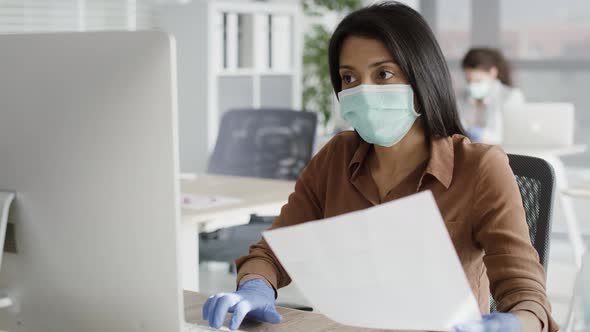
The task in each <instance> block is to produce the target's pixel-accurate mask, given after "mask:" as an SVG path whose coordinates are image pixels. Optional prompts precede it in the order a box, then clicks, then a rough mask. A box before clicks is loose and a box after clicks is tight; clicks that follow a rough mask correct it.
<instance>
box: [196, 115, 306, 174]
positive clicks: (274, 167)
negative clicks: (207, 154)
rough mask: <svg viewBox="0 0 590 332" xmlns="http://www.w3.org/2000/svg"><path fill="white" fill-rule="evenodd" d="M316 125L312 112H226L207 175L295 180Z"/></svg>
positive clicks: (304, 163) (304, 162) (303, 163)
mask: <svg viewBox="0 0 590 332" xmlns="http://www.w3.org/2000/svg"><path fill="white" fill-rule="evenodd" d="M316 125H317V116H316V113H313V112H301V111H293V110H279V109H243V110H242V109H239V110H231V111H227V112H225V113H224V114H223V117H222V119H221V125H220V128H219V135H218V137H217V142H216V144H215V149H214V150H213V155H212V156H211V160H210V161H209V166H208V169H207V172H209V173H211V174H223V175H235V176H249V177H259V178H270V179H285V180H296V179H297V178H298V177H299V174H300V173H301V171H302V170H303V168H304V167H305V166H306V165H307V163H308V162H309V160H310V158H311V155H312V152H313V143H314V139H315V132H316Z"/></svg>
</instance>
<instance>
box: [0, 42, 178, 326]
mask: <svg viewBox="0 0 590 332" xmlns="http://www.w3.org/2000/svg"><path fill="white" fill-rule="evenodd" d="M0 45H2V47H1V50H0V190H8V191H13V192H15V193H16V198H15V200H14V202H13V207H12V209H11V211H10V215H9V221H10V222H12V223H13V226H14V234H15V239H14V240H15V241H16V249H17V252H16V253H7V252H5V253H4V255H3V261H2V267H1V269H0V289H2V292H5V293H7V294H9V295H10V296H11V297H12V299H13V300H14V302H15V305H14V306H12V307H10V308H7V309H2V310H0V330H9V331H31V332H37V331H50V332H51V331H59V332H64V331H154V332H155V331H158V332H160V331H181V329H183V325H184V316H183V300H182V291H181V286H180V285H181V282H180V272H179V270H180V268H179V257H178V249H177V247H178V245H177V236H178V234H177V232H178V229H179V215H180V210H179V206H178V196H179V194H178V192H179V185H178V182H177V178H178V154H177V132H176V130H177V129H176V128H177V124H176V86H175V82H176V73H175V70H176V69H175V52H174V43H173V40H172V39H171V38H170V37H169V36H168V35H166V34H164V33H160V32H108V33H107V32H102V33H58V34H29V35H1V36H0Z"/></svg>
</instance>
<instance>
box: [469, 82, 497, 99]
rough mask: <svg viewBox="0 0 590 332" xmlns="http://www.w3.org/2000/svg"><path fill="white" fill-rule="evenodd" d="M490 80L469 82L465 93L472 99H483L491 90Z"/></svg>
mask: <svg viewBox="0 0 590 332" xmlns="http://www.w3.org/2000/svg"><path fill="white" fill-rule="evenodd" d="M492 84H493V80H492V79H484V80H481V81H479V82H471V83H469V84H468V85H467V92H468V93H469V96H471V98H473V99H484V98H485V97H487V96H489V95H490V91H491V90H492Z"/></svg>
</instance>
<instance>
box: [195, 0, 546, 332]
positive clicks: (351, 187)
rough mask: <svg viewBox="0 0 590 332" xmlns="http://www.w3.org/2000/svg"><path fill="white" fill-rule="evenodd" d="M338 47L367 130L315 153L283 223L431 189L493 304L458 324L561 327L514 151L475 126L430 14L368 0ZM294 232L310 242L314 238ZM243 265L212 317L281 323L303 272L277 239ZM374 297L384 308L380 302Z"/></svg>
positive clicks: (358, 128) (347, 88)
mask: <svg viewBox="0 0 590 332" xmlns="http://www.w3.org/2000/svg"><path fill="white" fill-rule="evenodd" d="M328 54H329V57H328V61H329V67H330V75H331V80H332V85H333V88H334V91H335V92H336V93H338V97H339V101H340V104H341V112H342V115H343V117H344V119H345V120H347V121H348V122H349V123H350V124H351V125H352V127H353V128H354V129H355V131H345V132H342V133H340V134H338V135H336V136H335V137H334V138H333V139H332V140H330V142H328V143H327V144H326V146H324V148H323V149H322V150H321V151H320V152H319V153H318V154H317V155H316V156H315V157H314V158H313V159H312V160H311V161H310V163H309V164H308V165H307V167H306V169H305V170H304V171H303V173H302V175H301V176H300V178H299V180H298V181H297V183H296V185H295V191H294V193H293V194H291V196H290V197H289V201H288V203H287V204H286V205H285V206H284V207H283V208H282V210H281V213H280V215H279V217H278V218H277V219H276V220H275V222H274V223H273V225H272V226H271V228H279V227H285V226H291V225H296V224H301V223H304V222H308V221H312V220H319V219H323V218H328V217H333V216H336V215H340V214H344V213H348V212H352V211H356V210H361V209H365V208H369V207H372V206H375V205H377V204H381V203H385V202H389V201H392V200H395V199H398V198H402V197H405V196H408V195H411V194H414V193H416V192H419V191H423V190H431V191H432V193H433V195H434V198H435V200H436V202H437V205H438V207H439V209H440V212H441V215H442V216H443V219H444V222H445V226H446V227H447V229H448V230H449V234H450V237H451V240H452V241H453V244H454V246H455V249H456V251H457V254H458V256H459V259H460V260H461V263H462V266H463V269H464V270H465V274H466V276H467V279H468V281H469V283H470V285H471V287H472V289H473V292H474V294H475V296H476V298H477V300H478V303H479V307H480V310H481V312H482V313H483V314H485V316H484V317H483V319H482V320H481V321H479V322H473V323H471V324H464V325H462V326H457V327H456V330H457V331H466V332H475V331H487V332H494V331H551V332H553V331H557V329H558V326H557V325H556V323H555V322H554V321H553V319H552V318H551V313H550V305H549V301H548V300H547V295H546V293H545V273H544V270H543V266H542V265H541V264H540V263H539V257H538V255H537V252H536V251H535V249H534V248H533V246H532V245H531V240H530V238H529V232H528V227H527V224H526V218H525V212H524V208H523V205H522V199H521V196H520V192H519V190H518V186H517V184H516V180H515V178H514V175H513V173H512V171H511V168H510V165H509V164H508V158H507V157H506V154H505V153H504V152H503V151H502V150H501V149H500V148H499V147H497V146H490V145H484V144H471V142H470V141H469V139H468V138H466V137H465V136H464V134H463V128H462V126H461V122H460V120H459V116H458V113H457V109H456V108H457V104H456V101H455V95H454V93H453V89H452V84H451V77H450V74H449V71H448V68H447V64H446V61H445V59H444V56H443V54H442V52H441V50H440V48H439V46H438V43H437V41H436V39H435V37H434V35H433V33H432V31H431V30H430V28H429V27H428V25H427V23H426V22H425V20H424V19H423V18H422V17H421V16H420V14H419V13H418V12H416V11H415V10H413V9H411V8H410V7H408V6H405V5H403V4H400V3H396V2H386V3H382V4H378V5H373V6H370V7H367V8H364V9H361V10H359V11H356V12H354V13H352V14H350V15H349V16H347V17H346V18H345V19H344V20H343V21H342V22H341V23H340V24H339V25H338V27H337V28H336V30H335V32H334V34H333V35H332V38H331V40H330V45H329V49H328ZM359 222H362V220H359ZM404 222H408V223H411V222H412V220H411V218H408V220H405V221H404ZM293 241H295V243H300V245H301V246H305V239H293ZM396 254H402V253H396ZM404 254H406V255H412V252H407V253H404ZM382 264H387V262H382ZM236 265H237V269H238V276H237V284H238V290H237V291H236V292H234V293H221V294H216V295H213V296H211V297H210V298H209V299H208V300H207V302H206V303H205V305H204V306H203V318H204V319H206V320H208V321H209V324H210V325H211V326H213V327H215V328H219V327H220V326H221V325H222V324H223V321H224V319H225V316H226V314H227V313H228V312H231V313H233V314H232V317H231V320H230V323H229V327H230V328H231V329H236V328H238V327H239V325H240V324H241V322H242V320H243V319H244V317H245V316H246V315H248V317H250V318H253V319H257V320H261V321H266V322H270V323H279V322H280V321H281V319H282V317H281V315H280V314H279V313H278V312H277V311H276V308H275V297H276V294H277V293H276V291H277V289H279V288H281V287H284V286H286V285H288V284H289V283H290V282H291V279H290V277H289V275H288V274H287V272H286V271H285V269H284V268H283V267H282V266H281V264H280V262H279V261H278V259H277V257H276V256H275V255H274V254H273V252H272V250H271V249H270V247H269V246H268V244H267V243H266V241H264V240H261V241H260V242H258V243H257V244H254V245H253V246H252V247H251V248H250V252H249V254H248V255H246V256H244V257H241V258H239V259H238V260H237V261H236ZM350 268H351V269H352V268H354V267H352V266H351V267H350ZM399 273H404V271H399ZM443 276H444V272H441V274H440V275H433V276H432V278H440V277H443ZM398 286H399V287H404V285H398ZM490 290H491V293H492V294H493V297H494V299H495V300H496V303H497V308H498V312H495V313H493V314H488V313H489V310H490ZM342 296H343V299H346V294H342ZM433 296H436V295H433ZM391 301H405V299H391ZM342 305H347V304H346V303H342ZM363 308H364V310H372V308H371V303H364V304H363ZM424 319H428V317H424Z"/></svg>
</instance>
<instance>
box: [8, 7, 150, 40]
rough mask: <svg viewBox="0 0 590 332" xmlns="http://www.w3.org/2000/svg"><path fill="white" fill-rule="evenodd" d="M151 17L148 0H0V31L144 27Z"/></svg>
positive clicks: (93, 29)
mask: <svg viewBox="0 0 590 332" xmlns="http://www.w3.org/2000/svg"><path fill="white" fill-rule="evenodd" d="M155 21H156V20H155V4H154V3H153V2H152V1H150V0H0V33H16V32H44V31H100V30H145V29H152V28H154V27H155Z"/></svg>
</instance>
